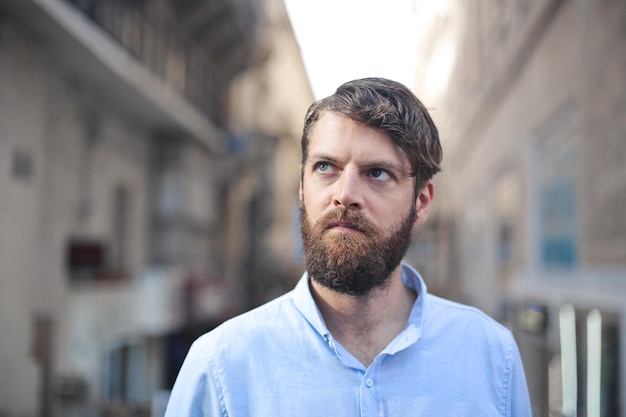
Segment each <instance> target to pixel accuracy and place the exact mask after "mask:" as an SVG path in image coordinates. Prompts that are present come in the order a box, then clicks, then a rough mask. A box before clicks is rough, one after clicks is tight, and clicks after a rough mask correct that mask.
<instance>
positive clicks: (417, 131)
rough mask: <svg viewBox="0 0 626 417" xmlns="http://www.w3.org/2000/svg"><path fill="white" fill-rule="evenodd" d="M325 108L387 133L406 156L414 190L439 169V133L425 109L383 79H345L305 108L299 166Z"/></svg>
mask: <svg viewBox="0 0 626 417" xmlns="http://www.w3.org/2000/svg"><path fill="white" fill-rule="evenodd" d="M327 111H328V112H335V113H340V114H343V115H346V116H348V117H349V118H351V119H352V120H354V121H355V122H358V123H362V124H364V125H366V126H369V127H372V128H375V129H378V130H380V131H382V132H385V133H387V134H389V136H390V137H391V139H392V140H393V141H394V143H395V144H396V145H397V146H398V147H399V148H400V149H402V150H403V151H404V152H405V154H406V155H407V157H408V158H409V161H410V164H411V175H412V176H415V177H416V182H415V187H416V190H417V191H419V189H421V187H423V186H424V185H425V184H426V181H428V180H429V179H431V178H432V177H433V176H434V175H435V174H436V173H437V172H439V171H441V167H440V164H441V158H442V149H441V144H440V143H439V133H438V131H437V127H436V126H435V123H434V122H433V120H432V119H431V117H430V115H429V113H428V110H427V109H426V107H425V106H424V105H423V104H422V102H421V101H420V100H419V99H418V98H417V97H416V96H415V95H414V94H413V93H412V92H411V90H409V89H408V88H407V87H405V86H404V85H402V84H400V83H398V82H396V81H392V80H388V79H385V78H363V79H359V80H354V81H349V82H347V83H345V84H343V85H341V86H340V87H339V88H338V89H337V91H335V93H334V94H332V95H330V96H328V97H326V98H324V99H321V100H318V101H316V102H314V103H313V104H312V105H311V107H309V110H308V111H307V114H306V117H305V120H304V129H303V131H302V140H301V143H300V144H301V147H302V164H303V165H304V164H305V162H306V159H307V156H308V145H309V138H310V137H311V134H312V132H313V129H314V127H315V125H316V123H317V121H318V120H319V119H320V118H321V116H322V115H323V114H324V112H327Z"/></svg>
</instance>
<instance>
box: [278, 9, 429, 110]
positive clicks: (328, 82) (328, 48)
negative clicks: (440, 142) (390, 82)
mask: <svg viewBox="0 0 626 417" xmlns="http://www.w3.org/2000/svg"><path fill="white" fill-rule="evenodd" d="M413 3H414V0H386V1H382V0H316V1H304V0H285V5H286V7H287V12H288V13H289V17H290V19H291V23H292V26H293V29H294V32H295V35H296V38H297V40H298V43H299V45H300V49H301V52H302V58H303V60H304V65H305V67H306V70H307V73H308V75H309V80H310V82H311V88H312V89H313V94H314V96H315V98H316V99H318V98H322V97H325V96H327V95H330V94H332V93H333V92H334V91H335V89H336V88H337V87H338V86H339V85H340V84H341V83H343V82H345V81H348V80H351V79H355V78H361V77H369V76H382V77H387V78H391V79H394V80H396V81H400V82H402V83H404V84H405V85H407V86H408V87H410V88H412V87H413V78H414V74H415V62H416V57H417V42H418V39H419V33H418V30H419V25H418V24H417V18H416V15H415V14H414V13H413Z"/></svg>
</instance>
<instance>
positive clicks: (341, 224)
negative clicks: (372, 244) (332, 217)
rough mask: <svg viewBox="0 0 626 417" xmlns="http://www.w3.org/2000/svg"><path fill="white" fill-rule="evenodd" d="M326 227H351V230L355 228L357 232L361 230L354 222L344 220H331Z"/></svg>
mask: <svg viewBox="0 0 626 417" xmlns="http://www.w3.org/2000/svg"><path fill="white" fill-rule="evenodd" d="M328 229H351V230H355V231H358V232H362V231H363V230H361V228H360V227H359V226H357V225H356V224H355V223H352V222H346V221H339V222H333V223H331V224H330V225H329V226H328Z"/></svg>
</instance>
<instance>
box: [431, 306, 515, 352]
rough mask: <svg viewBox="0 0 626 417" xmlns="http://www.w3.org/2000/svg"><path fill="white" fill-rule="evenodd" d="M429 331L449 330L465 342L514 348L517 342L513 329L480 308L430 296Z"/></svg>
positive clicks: (444, 331)
mask: <svg viewBox="0 0 626 417" xmlns="http://www.w3.org/2000/svg"><path fill="white" fill-rule="evenodd" d="M426 303H427V306H428V307H427V311H426V312H425V323H424V325H425V329H424V330H425V331H426V332H427V333H428V332H432V333H433V334H440V332H441V333H447V334H450V335H451V336H450V337H458V338H459V339H461V340H462V341H463V342H464V343H470V344H480V345H482V346H483V347H491V348H497V349H504V350H510V349H513V348H514V345H515V341H514V339H513V335H512V333H511V331H510V330H509V329H508V328H506V327H505V326H504V325H502V324H501V323H499V322H498V321H496V320H495V319H493V318H491V317H490V316H489V315H487V314H485V313H484V312H483V311H481V310H479V309H478V308H475V307H472V306H469V305H465V304H461V303H457V302H454V301H450V300H447V299H444V298H441V297H438V296H436V295H432V294H428V295H427V301H426ZM461 340H459V341H461Z"/></svg>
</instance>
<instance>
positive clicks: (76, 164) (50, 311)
mask: <svg viewBox="0 0 626 417" xmlns="http://www.w3.org/2000/svg"><path fill="white" fill-rule="evenodd" d="M311 101H312V94H311V91H310V87H309V84H308V81H307V78H306V75H305V72H304V69H303V66H302V62H301V58H300V53H299V50H298V47H297V44H296V42H295V39H294V36H293V33H292V30H291V27H290V24H289V21H288V18H287V15H286V12H285V10H284V7H283V4H282V1H281V0H264V1H254V0H237V1H233V0H169V1H168V0H132V1H130V0H0V415H1V416H3V417H13V416H63V417H65V416H149V415H155V416H156V415H160V413H162V411H163V410H162V407H163V405H164V402H165V400H166V398H167V390H168V389H169V388H170V386H171V384H172V383H173V379H174V378H175V376H176V373H177V372H178V366H179V365H180V362H181V361H182V359H183V357H184V355H185V354H186V351H187V348H188V346H189V343H190V341H191V340H193V338H194V337H196V336H197V335H198V334H200V333H201V332H204V331H206V330H208V329H210V328H211V327H212V326H214V325H216V324H218V323H220V322H221V321H222V320H224V319H225V318H228V317H230V316H232V315H234V314H237V313H239V312H241V311H243V310H245V309H247V308H249V307H251V306H253V305H256V304H258V303H260V302H261V301H263V300H265V299H267V298H269V297H271V296H273V295H274V294H276V293H278V292H283V291H285V290H286V289H287V288H288V287H290V286H291V283H292V280H293V279H295V278H297V277H292V276H291V275H292V274H293V273H294V272H298V273H299V268H300V267H299V263H298V259H297V257H296V253H295V252H294V251H293V249H292V248H293V247H294V246H296V244H295V235H294V232H293V225H294V221H296V220H294V218H293V217H294V215H295V213H296V210H295V208H296V207H297V186H298V185H297V184H298V175H297V169H298V162H299V161H298V154H299V150H298V145H297V143H298V139H299V135H300V129H301V122H302V119H303V117H304V113H305V111H306V108H307V106H308V104H309V103H310V102H311ZM250 284H254V285H250Z"/></svg>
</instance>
